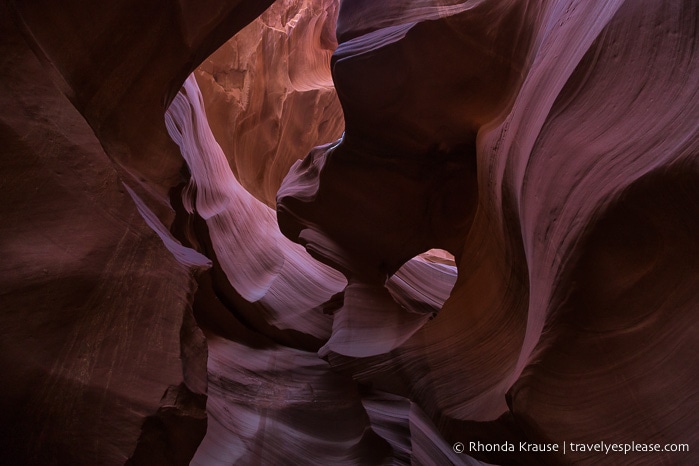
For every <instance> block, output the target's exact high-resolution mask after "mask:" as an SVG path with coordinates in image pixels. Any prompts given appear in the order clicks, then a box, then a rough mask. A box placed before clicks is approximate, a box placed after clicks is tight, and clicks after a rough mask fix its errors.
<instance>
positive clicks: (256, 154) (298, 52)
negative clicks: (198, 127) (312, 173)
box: [195, 0, 344, 207]
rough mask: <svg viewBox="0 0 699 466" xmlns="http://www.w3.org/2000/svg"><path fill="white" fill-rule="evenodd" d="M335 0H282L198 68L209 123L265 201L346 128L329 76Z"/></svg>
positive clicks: (271, 201)
mask: <svg viewBox="0 0 699 466" xmlns="http://www.w3.org/2000/svg"><path fill="white" fill-rule="evenodd" d="M337 9H338V2H337V1H334V0H332V1H331V0H303V1H299V0H280V1H277V2H275V3H274V4H273V5H272V6H271V7H270V8H269V9H268V10H267V11H266V12H265V13H264V14H263V15H261V16H260V17H259V18H257V19H256V20H255V21H253V22H252V23H250V24H249V25H248V26H247V27H246V28H245V29H243V30H242V31H240V32H239V33H238V34H236V35H235V37H233V38H232V39H231V40H229V41H228V42H226V43H225V44H224V45H223V46H222V47H221V48H219V49H218V50H217V51H216V52H215V53H213V54H212V55H211V56H210V57H208V58H207V59H206V60H204V63H202V64H201V65H200V66H199V68H197V71H196V72H195V75H196V76H197V81H198V83H199V86H200V88H201V92H202V94H203V96H204V102H205V104H206V113H207V115H208V117H209V118H208V120H209V124H210V126H211V129H212V131H213V133H214V135H215V136H216V139H217V140H218V142H219V144H220V145H221V148H222V149H223V151H224V153H225V154H226V157H227V159H228V160H229V162H230V165H231V168H232V169H233V173H235V175H236V177H237V178H238V180H240V183H241V184H242V185H243V187H244V188H245V189H246V190H248V191H249V192H250V193H252V194H253V195H254V196H255V197H257V198H258V199H260V200H262V201H263V202H265V203H266V204H268V205H269V206H272V207H273V206H274V204H275V198H276V193H277V189H279V185H280V184H281V181H282V179H283V178H284V176H285V175H286V173H287V172H288V171H289V167H290V166H291V165H292V164H293V163H294V162H295V161H296V160H298V159H300V158H303V157H305V156H306V154H307V153H308V151H309V150H310V149H311V148H312V147H313V146H316V145H318V144H319V143H321V142H329V141H334V140H335V139H337V138H338V137H339V136H340V135H341V134H342V131H343V129H344V121H343V117H342V108H341V107H340V102H339V101H338V99H337V94H336V93H335V89H334V87H333V81H332V76H331V75H330V56H331V54H332V52H333V51H334V50H335V48H336V47H337V40H336V38H335V22H336V19H337Z"/></svg>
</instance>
